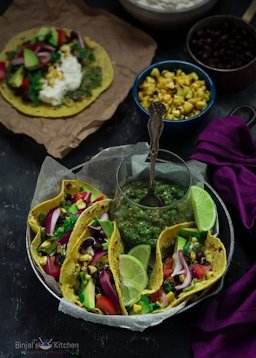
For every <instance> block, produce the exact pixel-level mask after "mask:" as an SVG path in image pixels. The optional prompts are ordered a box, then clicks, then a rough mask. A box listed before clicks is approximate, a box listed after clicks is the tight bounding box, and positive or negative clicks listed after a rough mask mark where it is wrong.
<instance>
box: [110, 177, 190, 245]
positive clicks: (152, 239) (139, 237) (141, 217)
mask: <svg viewBox="0 0 256 358" xmlns="http://www.w3.org/2000/svg"><path fill="white" fill-rule="evenodd" d="M147 189H148V182H147V181H144V180H135V181H131V182H129V183H127V184H126V186H125V187H124V188H123V193H124V195H125V196H123V197H122V198H121V200H120V202H119V203H118V204H117V203H115V204H114V208H113V211H112V212H113V215H114V216H115V220H116V222H117V225H118V228H119V230H120V233H121V236H122V238H123V239H124V240H126V241H129V242H131V243H134V244H149V245H151V246H152V247H154V246H155V244H156V240H157V238H158V236H159V234H160V232H161V231H162V230H164V229H165V227H167V226H171V225H173V224H176V223H180V222H182V221H185V214H184V213H182V212H181V211H180V210H178V207H177V206H176V205H175V203H176V202H177V201H179V200H180V199H182V198H183V197H184V195H185V191H184V189H183V188H182V187H180V186H178V185H176V184H172V183H168V182H165V181H162V180H156V181H155V194H156V195H157V196H158V197H159V198H160V199H161V200H162V202H163V204H164V207H162V208H148V207H143V206H141V205H138V203H139V201H140V199H141V198H143V197H144V196H145V195H146V194H147ZM127 198H128V199H130V200H128V199H127Z"/></svg>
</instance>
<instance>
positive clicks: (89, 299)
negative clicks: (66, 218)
mask: <svg viewBox="0 0 256 358" xmlns="http://www.w3.org/2000/svg"><path fill="white" fill-rule="evenodd" d="M109 205H110V200H109V201H108V200H104V201H103V202H102V203H100V204H98V206H97V212H96V211H94V212H93V211H91V210H90V208H89V209H88V211H87V213H86V216H84V217H83V224H84V227H85V230H84V231H83V233H82V234H81V235H80V236H79V237H78V239H77V241H76V242H73V243H72V246H70V247H69V252H68V255H67V257H66V260H65V262H64V264H63V266H62V270H61V273H60V280H59V283H60V289H61V292H62V295H63V297H64V298H65V299H67V300H68V301H70V302H72V303H74V304H76V305H78V306H79V307H83V308H84V309H86V310H87V311H89V312H93V313H98V314H107V315H116V314H123V315H127V311H126V309H125V307H124V305H123V302H122V296H121V291H120V278H119V275H118V260H117V258H118V256H119V255H120V254H122V253H123V250H124V247H123V243H122V241H121V238H120V234H119V231H118V228H117V225H116V223H115V222H114V221H111V220H110V219H109V215H108V211H109ZM75 230H76V229H75ZM76 236H77V235H76Z"/></svg>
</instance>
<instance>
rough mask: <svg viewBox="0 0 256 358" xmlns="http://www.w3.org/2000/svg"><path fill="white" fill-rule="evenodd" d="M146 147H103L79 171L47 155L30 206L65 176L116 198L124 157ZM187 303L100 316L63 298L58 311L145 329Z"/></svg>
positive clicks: (195, 173)
mask: <svg viewBox="0 0 256 358" xmlns="http://www.w3.org/2000/svg"><path fill="white" fill-rule="evenodd" d="M146 149H148V144H147V143H145V142H141V143H137V144H135V145H133V144H132V145H124V146H118V147H111V148H107V149H104V150H103V151H101V152H100V153H98V154H97V155H96V156H94V157H93V158H92V159H91V160H90V161H88V162H86V163H84V164H82V165H81V169H80V170H79V171H78V172H77V173H74V172H72V170H70V169H68V168H66V167H64V166H62V165H61V164H59V163H58V162H57V161H56V160H54V159H53V158H51V157H46V158H45V160H44V162H43V164H42V167H41V170H40V173H39V176H38V180H37V185H36V189H35V193H34V197H33V200H32V203H31V207H33V206H35V205H36V204H38V203H40V202H42V201H44V200H47V199H49V198H51V197H53V196H56V195H57V194H58V193H59V191H60V183H61V180H62V179H80V180H84V181H87V182H89V183H90V184H92V185H94V186H95V187H97V188H98V189H100V190H101V191H102V192H103V193H104V194H106V195H107V196H109V197H110V198H113V196H114V194H115V188H116V171H117V168H118V166H119V164H120V163H121V161H122V160H123V159H124V158H125V157H127V156H129V155H130V154H132V153H135V152H137V151H142V150H146ZM189 167H190V170H191V174H192V185H200V186H203V185H204V177H203V175H202V174H201V168H198V167H197V165H196V163H194V162H191V163H189ZM28 235H29V234H28ZM28 240H30V237H28ZM46 276H48V275H46ZM44 279H45V281H46V282H47V285H48V286H49V288H50V289H51V290H53V291H54V292H55V293H56V285H55V284H52V282H51V280H48V278H47V277H44ZM185 305H186V301H185V302H183V303H181V304H180V305H179V306H177V307H175V308H171V309H169V310H165V311H164V312H162V313H157V314H144V315H135V316H127V317H125V316H101V315H96V314H93V313H90V312H87V311H86V310H84V309H82V308H80V307H77V306H76V305H74V304H72V303H70V302H68V301H67V300H65V299H63V298H60V303H59V311H61V312H63V313H66V314H69V315H71V316H73V317H76V318H81V319H83V320H85V321H90V322H94V323H101V324H105V325H109V326H115V327H120V328H127V329H130V330H133V331H143V330H144V329H146V328H148V327H152V326H155V325H158V324H159V323H161V322H162V321H163V320H165V319H167V318H169V317H171V316H173V315H175V314H177V313H178V312H180V311H181V310H182V309H183V308H184V307H185Z"/></svg>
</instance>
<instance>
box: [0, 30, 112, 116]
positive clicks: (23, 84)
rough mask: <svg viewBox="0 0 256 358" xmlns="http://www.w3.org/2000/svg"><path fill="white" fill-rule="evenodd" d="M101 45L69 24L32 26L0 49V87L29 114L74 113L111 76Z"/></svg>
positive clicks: (83, 105) (107, 82)
mask: <svg viewBox="0 0 256 358" xmlns="http://www.w3.org/2000/svg"><path fill="white" fill-rule="evenodd" d="M113 77H114V74H113V67H112V63H111V60H110V57H109V55H108V53H107V52H106V51H105V49H104V48H103V47H102V46H101V45H100V44H98V43H97V42H95V41H93V40H92V39H90V38H89V37H82V36H81V34H79V33H77V32H75V31H72V30H71V29H68V28H56V27H49V28H47V27H42V28H33V29H30V30H27V31H24V32H22V33H19V34H18V35H16V36H15V37H13V38H12V39H11V40H10V41H9V42H8V43H7V45H6V46H5V48H4V50H3V51H2V52H1V54H0V92H1V94H2V96H3V97H4V99H5V100H6V101H8V102H9V103H10V104H11V105H12V106H13V107H15V108H16V109H17V110H19V111H20V112H22V113H25V114H27V115H30V116H37V117H47V118H58V117H59V118H60V117H69V116H73V115H75V114H77V113H79V112H81V111H82V110H83V109H85V108H86V107H88V106H89V105H90V104H91V103H92V102H93V101H95V100H96V98H97V97H98V96H99V95H100V94H101V93H102V92H103V91H105V90H106V89H107V88H108V87H109V86H110V85H111V83H112V81H113Z"/></svg>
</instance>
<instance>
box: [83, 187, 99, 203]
mask: <svg viewBox="0 0 256 358" xmlns="http://www.w3.org/2000/svg"><path fill="white" fill-rule="evenodd" d="M80 191H86V192H87V193H89V192H91V193H92V196H91V202H92V201H94V200H95V199H97V197H98V196H99V195H98V194H94V193H93V192H92V189H91V188H89V187H88V186H86V185H81V186H80Z"/></svg>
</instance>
